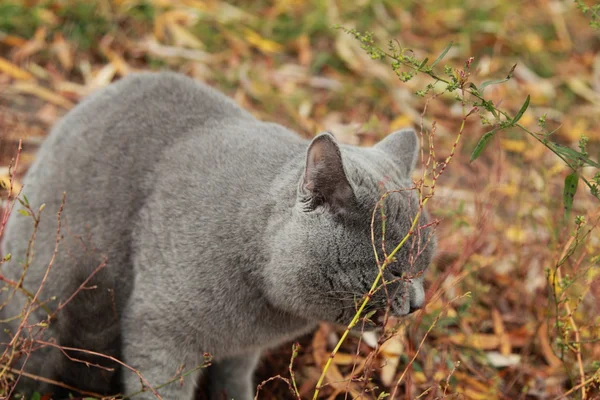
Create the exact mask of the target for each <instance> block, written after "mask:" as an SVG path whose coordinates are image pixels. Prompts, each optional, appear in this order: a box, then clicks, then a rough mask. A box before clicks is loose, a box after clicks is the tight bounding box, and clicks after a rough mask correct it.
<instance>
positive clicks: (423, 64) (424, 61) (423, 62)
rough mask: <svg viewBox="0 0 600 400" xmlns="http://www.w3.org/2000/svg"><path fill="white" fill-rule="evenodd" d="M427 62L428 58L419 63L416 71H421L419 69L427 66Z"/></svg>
mask: <svg viewBox="0 0 600 400" xmlns="http://www.w3.org/2000/svg"><path fill="white" fill-rule="evenodd" d="M427 61H429V58H425V59H424V60H423V61H422V62H421V64H419V68H418V69H421V68H423V67H424V66H425V64H427Z"/></svg>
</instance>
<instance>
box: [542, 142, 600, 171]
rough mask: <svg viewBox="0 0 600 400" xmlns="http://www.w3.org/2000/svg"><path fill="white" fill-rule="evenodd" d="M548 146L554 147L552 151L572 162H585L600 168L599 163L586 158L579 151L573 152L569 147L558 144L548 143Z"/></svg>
mask: <svg viewBox="0 0 600 400" xmlns="http://www.w3.org/2000/svg"><path fill="white" fill-rule="evenodd" d="M548 144H549V145H550V147H552V149H553V150H554V151H555V152H557V153H558V154H560V155H562V156H564V157H566V158H569V159H570V160H571V161H578V160H579V161H583V162H584V163H585V164H587V165H589V166H590V167H596V168H600V164H599V163H597V162H596V161H594V160H591V159H590V158H588V157H586V156H584V155H583V154H581V153H580V152H578V151H577V150H573V149H572V148H570V147H567V146H561V145H559V144H558V143H554V142H548Z"/></svg>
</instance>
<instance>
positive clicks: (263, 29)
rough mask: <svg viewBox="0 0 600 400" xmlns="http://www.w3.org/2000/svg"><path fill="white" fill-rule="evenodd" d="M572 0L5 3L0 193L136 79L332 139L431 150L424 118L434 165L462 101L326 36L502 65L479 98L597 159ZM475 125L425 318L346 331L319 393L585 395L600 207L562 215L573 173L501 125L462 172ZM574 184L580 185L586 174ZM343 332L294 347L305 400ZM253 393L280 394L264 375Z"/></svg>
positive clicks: (465, 136)
mask: <svg viewBox="0 0 600 400" xmlns="http://www.w3.org/2000/svg"><path fill="white" fill-rule="evenodd" d="M578 4H579V6H578ZM582 5H583V6H585V5H587V6H589V7H593V6H594V3H593V2H590V1H580V2H574V1H571V0H563V1H559V0H531V1H510V0H486V1H474V0H473V1H472V0H443V1H442V0H421V1H408V0H395V1H394V0H355V1H343V0H337V1H335V0H331V1H325V0H323V1H317V0H308V1H302V0H282V1H266V0H258V1H230V2H226V1H219V0H208V1H201V0H173V1H167V0H146V1H139V0H130V1H128V0H104V1H101V0H97V1H86V0H62V1H61V0H48V1H36V0H0V180H1V181H3V182H5V183H6V182H8V179H9V168H8V166H9V164H10V162H11V159H12V158H14V157H15V155H16V153H17V147H18V142H19V140H22V143H23V152H22V153H21V156H20V157H21V160H20V168H19V170H18V172H17V182H16V183H17V190H18V185H19V179H20V178H21V177H22V175H23V174H24V173H25V171H26V169H27V166H28V165H30V164H31V162H32V160H33V159H34V157H35V151H36V149H37V147H38V146H39V144H40V143H41V141H42V140H43V139H44V137H45V136H46V135H47V133H48V131H49V129H50V128H51V126H52V125H53V124H54V123H55V122H56V121H57V120H58V119H59V118H60V117H61V116H62V115H64V114H65V113H66V112H67V111H68V110H69V109H71V108H72V107H74V106H75V105H76V104H77V103H78V102H79V101H80V100H81V99H83V98H84V97H85V96H86V95H87V94H89V93H91V92H93V91H94V90H96V89H98V88H100V87H103V86H105V85H107V84H109V83H110V82H112V81H114V80H117V79H119V78H121V77H123V76H125V75H127V74H129V73H131V72H134V71H141V70H165V69H168V70H173V71H179V72H182V73H184V74H187V75H189V76H192V77H194V78H196V79H198V80H201V81H203V82H207V83H209V84H210V85H212V86H214V87H216V88H218V89H220V90H221V91H223V92H225V93H226V94H228V95H229V96H231V97H232V98H234V99H235V101H236V102H238V103H239V104H240V105H242V106H243V107H245V108H246V109H248V110H250V111H251V112H252V113H253V114H254V115H255V116H257V117H258V118H260V119H264V120H269V121H275V122H278V123H281V124H283V125H285V126H287V127H290V128H292V129H294V130H296V131H297V132H299V133H300V134H301V135H303V136H305V137H306V138H309V137H312V136H314V135H315V134H317V133H318V132H320V131H323V130H329V131H331V132H332V133H333V134H334V135H335V136H336V138H337V139H338V140H339V141H340V142H343V143H349V144H356V145H371V144H373V143H374V142H376V141H378V140H380V139H381V138H382V137H384V136H385V135H387V134H389V133H391V132H392V131H394V130H396V129H399V128H402V127H405V126H414V127H415V128H417V129H418V130H419V131H421V133H423V134H424V137H425V138H427V137H428V135H429V133H430V132H431V130H432V127H433V126H434V124H435V127H436V128H435V140H434V141H433V142H434V145H435V155H436V159H437V160H438V161H439V162H442V161H444V160H445V159H446V157H447V156H448V155H449V154H450V151H451V150H452V147H453V144H454V143H455V141H456V139H457V135H458V133H459V132H460V127H461V123H462V121H463V116H464V112H465V111H464V109H463V105H462V104H461V101H457V100H456V99H455V95H454V94H444V95H440V96H435V98H432V93H428V94H427V95H425V96H424V97H422V96H419V95H417V94H416V92H418V91H420V90H424V89H425V88H426V87H427V85H428V84H430V83H433V82H434V80H433V79H432V78H431V77H430V76H428V75H427V74H422V73H419V74H417V75H416V76H415V77H414V78H412V79H411V80H409V81H408V82H406V83H404V82H402V81H401V80H400V79H399V78H398V76H397V75H396V73H395V72H394V70H393V68H392V67H391V66H390V60H387V61H386V60H373V59H372V58H371V57H370V56H369V54H367V52H366V51H365V50H364V49H362V48H361V43H360V42H359V41H358V40H356V39H355V38H354V37H353V36H351V35H348V34H346V33H344V32H343V31H342V30H340V29H336V28H335V26H337V25H339V26H342V27H345V28H356V29H358V30H360V31H369V32H372V33H373V38H374V41H375V44H376V45H378V46H379V47H381V48H382V49H387V47H388V42H389V41H390V40H392V41H393V42H394V43H395V44H396V45H399V46H402V47H403V48H405V49H411V50H412V52H411V53H410V54H412V55H414V56H415V57H416V58H418V59H424V58H426V57H428V58H429V60H434V59H436V58H437V57H438V56H439V55H440V54H441V53H442V52H443V51H444V49H446V48H447V46H448V44H449V43H450V42H453V46H452V47H451V48H450V50H449V51H448V52H447V54H446V55H445V57H444V58H443V60H442V61H440V62H439V64H438V65H437V67H436V69H437V70H438V71H439V73H440V75H443V73H444V69H445V67H447V70H448V71H450V73H451V74H453V73H454V74H457V73H458V72H456V71H459V70H462V69H464V68H465V63H466V62H467V61H468V60H469V58H470V57H473V61H472V62H471V64H470V71H471V75H470V80H471V81H472V82H473V83H475V84H476V85H477V86H479V85H480V84H481V83H482V82H484V81H489V80H496V79H503V78H506V76H507V74H508V73H509V71H510V70H511V68H512V66H513V65H514V64H517V66H516V69H515V70H514V73H513V74H512V79H510V80H508V81H507V82H504V83H501V84H496V85H490V86H488V87H487V88H486V90H485V92H484V97H485V98H486V99H488V100H491V101H493V103H494V104H495V105H496V106H497V107H498V108H500V109H502V110H504V111H506V112H507V113H509V114H510V115H515V114H516V113H517V112H518V110H519V109H520V108H521V107H522V105H523V103H524V101H525V99H526V97H527V96H528V95H529V96H530V98H531V101H530V105H529V108H528V110H527V111H526V112H525V114H523V116H522V118H521V120H520V123H521V124H522V125H524V126H525V127H527V128H528V129H530V130H532V131H535V132H537V131H538V130H539V129H540V127H539V126H538V125H539V123H540V122H539V120H540V118H542V120H545V125H546V126H547V129H548V130H555V129H556V132H555V133H554V134H553V135H552V140H553V141H554V142H556V143H559V144H561V145H563V146H567V147H572V148H574V149H577V148H578V147H577V146H578V142H579V140H580V138H581V137H582V136H585V137H587V138H588V145H587V152H588V153H589V157H590V158H592V159H595V160H598V159H599V158H600V157H599V156H600V132H599V129H598V127H599V126H600V55H599V53H598V51H599V50H600V31H599V30H598V25H599V18H600V15H599V14H598V13H600V6H597V7H596V8H595V9H590V10H588V11H587V12H586V13H584V12H583V10H582ZM452 71H455V72H452ZM439 91H441V90H439ZM426 104H427V108H426V110H425V105H426ZM469 110H470V106H467V111H469ZM483 122H485V118H484V121H483ZM490 129H491V127H490V126H485V125H484V124H482V119H481V118H477V116H475V117H473V118H469V119H468V120H467V121H466V125H465V126H464V131H463V133H462V135H461V136H460V141H459V143H458V147H457V152H456V155H455V156H454V158H453V159H452V162H451V163H450V165H449V166H448V167H447V169H446V171H445V172H444V174H443V175H442V176H441V177H440V179H439V180H438V182H437V189H436V193H435V196H434V198H433V199H432V200H431V202H430V203H429V204H428V209H429V210H430V211H431V213H432V214H433V215H434V216H435V217H436V218H438V219H439V220H440V225H439V227H438V231H437V232H438V233H437V235H438V238H439V245H438V249H439V251H438V256H437V258H436V261H435V263H434V265H433V266H432V268H431V269H430V270H429V271H428V272H427V275H426V281H427V297H428V299H429V301H428V305H427V307H426V308H425V309H424V310H423V311H421V312H418V313H416V314H415V315H413V316H411V317H410V318H408V319H407V320H405V321H402V322H401V323H400V324H398V325H397V326H395V327H394V330H393V331H394V335H393V336H392V337H390V338H389V339H388V340H386V341H385V342H384V343H383V344H378V341H379V343H381V342H383V341H382V340H380V339H381V338H379V337H378V336H377V335H374V334H365V335H353V336H351V337H350V338H349V340H347V341H346V342H345V344H344V346H343V347H342V349H341V351H340V353H339V354H338V355H337V356H336V358H335V359H334V362H333V365H332V367H331V368H330V369H329V370H328V372H327V381H328V382H330V384H329V385H328V386H326V387H324V388H323V389H322V390H321V393H320V398H323V399H337V398H340V399H355V398H365V399H378V398H384V397H383V396H385V393H390V392H392V391H393V390H394V388H395V387H397V391H396V393H395V396H396V398H404V399H413V398H422V399H438V398H457V399H459V398H464V399H554V398H556V399H559V398H586V399H592V398H600V397H598V396H599V394H598V390H597V388H598V383H599V382H600V343H599V340H600V317H599V315H600V269H599V268H598V266H599V254H600V236H599V235H598V233H597V231H596V230H594V229H593V228H594V227H595V225H596V224H597V223H598V218H599V217H600V207H599V205H600V203H599V202H598V200H597V199H594V198H593V197H592V196H591V195H590V194H589V193H588V192H589V190H586V189H587V188H585V187H584V186H583V185H581V184H580V188H579V191H578V192H577V194H576V195H575V202H574V206H573V211H572V213H571V215H570V216H569V218H565V216H564V209H563V208H564V205H563V182H564V180H565V177H566V176H567V175H568V174H569V168H568V167H567V166H566V165H565V163H564V162H562V161H561V160H560V159H559V158H557V157H556V156H555V155H554V154H552V152H550V151H549V150H548V149H547V148H546V147H545V146H543V145H542V144H540V143H539V142H537V141H536V140H534V139H532V137H530V136H528V135H526V134H525V133H524V132H523V131H522V130H519V129H516V128H511V129H507V130H503V131H502V132H500V133H498V134H496V135H495V136H494V138H493V139H492V140H491V141H490V142H489V143H488V145H487V148H486V150H485V151H484V152H483V154H482V155H481V156H480V157H479V158H478V159H477V160H476V161H474V162H469V157H470V154H471V152H472V150H473V148H474V147H475V145H476V143H477V141H478V140H479V138H480V137H481V136H482V135H483V134H484V133H485V132H487V131H489V130H490ZM427 143H428V142H427ZM582 173H583V174H584V176H588V178H590V179H591V178H592V177H593V175H594V173H595V171H591V172H590V171H587V172H586V171H583V172H582ZM416 175H419V174H416ZM1 193H2V198H3V199H4V198H5V195H6V190H4V189H3V191H2V192H1ZM575 216H581V217H582V218H584V219H585V221H586V223H585V226H584V227H583V228H580V230H579V232H580V233H581V232H583V230H585V231H586V232H587V231H588V230H590V231H591V232H590V233H589V234H587V235H585V236H584V237H583V236H582V237H579V238H578V239H574V235H575V234H576V232H578V231H577V225H576V224H575V222H574V221H575ZM580 222H581V221H580ZM574 245H576V248H573V246H574ZM572 248H573V250H572V251H571V249H572ZM565 256H568V257H565ZM557 269H559V270H560V271H559V272H558V273H557ZM467 293H468V294H469V295H466V296H463V295H465V294H467ZM458 296H462V297H460V298H459V299H456V300H455V301H452V300H453V299H455V298H456V297H458ZM342 332H343V329H342V330H340V329H338V328H335V327H332V326H329V325H323V326H321V327H320V328H319V329H318V330H317V331H316V332H315V333H313V334H311V335H308V336H306V337H303V338H301V340H300V344H301V346H302V348H301V350H300V351H299V354H298V356H297V357H296V358H295V359H294V365H293V371H294V375H295V380H296V382H297V384H298V389H299V392H300V395H301V397H302V398H303V399H304V398H312V394H313V392H314V387H315V384H316V382H317V379H318V378H319V375H320V372H321V370H322V366H323V364H324V363H325V361H326V360H327V358H328V357H329V353H330V352H331V350H332V348H333V346H334V345H335V343H336V342H337V340H338V338H339V336H340V334H341V333H342ZM291 355H292V344H291V343H290V344H288V345H285V346H282V347H281V348H279V349H274V350H272V351H271V352H269V354H267V355H266V356H265V357H264V361H263V363H262V364H261V367H260V369H259V371H258V373H257V380H258V382H261V381H264V380H266V379H268V378H270V377H274V376H277V375H280V376H281V377H283V378H289V377H290V373H289V371H288V366H289V363H290V357H291ZM258 398H259V399H263V398H264V399H271V398H272V399H286V398H294V396H293V394H292V393H291V391H290V390H289V388H288V385H287V384H286V382H284V381H283V380H281V379H274V380H271V381H269V382H267V383H265V384H264V385H263V386H262V387H261V389H260V393H259V394H258Z"/></svg>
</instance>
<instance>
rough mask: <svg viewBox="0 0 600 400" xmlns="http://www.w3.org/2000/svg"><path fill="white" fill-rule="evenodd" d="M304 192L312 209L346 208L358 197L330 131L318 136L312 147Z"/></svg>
mask: <svg viewBox="0 0 600 400" xmlns="http://www.w3.org/2000/svg"><path fill="white" fill-rule="evenodd" d="M300 195H301V200H302V201H303V202H304V203H305V204H307V205H308V207H309V208H312V209H314V208H316V207H318V206H320V205H328V206H329V207H331V209H332V210H335V211H340V210H343V209H344V208H345V207H346V206H347V205H348V203H349V202H350V201H352V199H353V198H354V192H353V191H352V187H351V186H350V183H349V182H348V178H347V177H346V173H345V172H344V165H343V163H342V153H341V152H340V148H339V146H338V144H337V142H336V140H335V138H334V137H333V136H332V135H331V134H330V133H328V132H324V133H321V134H319V135H318V136H316V137H315V138H314V139H313V140H312V142H311V143H310V145H309V146H308V150H307V152H306V165H305V167H304V175H303V177H302V180H301V182H300Z"/></svg>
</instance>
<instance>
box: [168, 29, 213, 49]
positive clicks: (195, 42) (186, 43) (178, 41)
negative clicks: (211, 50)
mask: <svg viewBox="0 0 600 400" xmlns="http://www.w3.org/2000/svg"><path fill="white" fill-rule="evenodd" d="M167 29H168V30H169V33H170V34H171V37H172V38H173V42H174V43H175V46H179V47H188V48H191V49H203V48H204V43H202V42H201V41H200V40H199V39H198V38H197V37H196V36H194V35H193V34H192V33H191V32H190V31H188V30H187V29H185V28H184V27H182V26H180V25H177V24H176V23H169V24H167Z"/></svg>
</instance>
